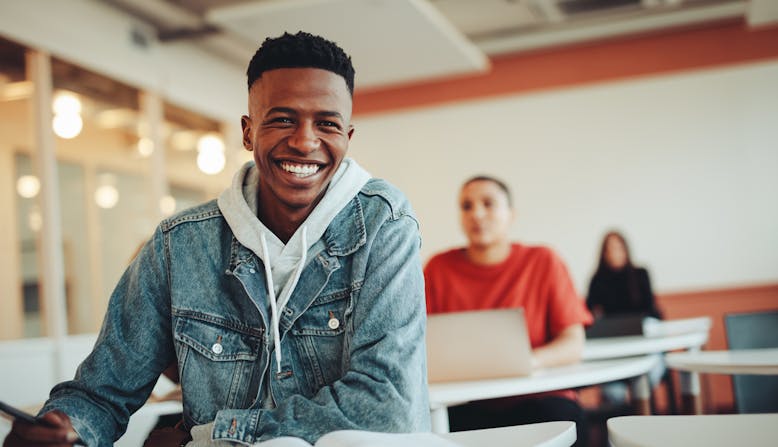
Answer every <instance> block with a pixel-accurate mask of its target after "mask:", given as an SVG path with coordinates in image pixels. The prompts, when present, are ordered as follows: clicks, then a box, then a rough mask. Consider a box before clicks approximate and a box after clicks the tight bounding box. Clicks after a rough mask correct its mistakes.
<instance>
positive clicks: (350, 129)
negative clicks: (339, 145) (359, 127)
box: [348, 124, 354, 140]
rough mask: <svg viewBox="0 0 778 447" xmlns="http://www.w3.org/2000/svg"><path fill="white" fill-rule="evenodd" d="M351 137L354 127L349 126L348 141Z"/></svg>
mask: <svg viewBox="0 0 778 447" xmlns="http://www.w3.org/2000/svg"><path fill="white" fill-rule="evenodd" d="M353 135H354V126H353V125H351V124H349V125H348V139H349V140H350V139H351V137H352V136H353Z"/></svg>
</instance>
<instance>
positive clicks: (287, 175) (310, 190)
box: [241, 68, 353, 212]
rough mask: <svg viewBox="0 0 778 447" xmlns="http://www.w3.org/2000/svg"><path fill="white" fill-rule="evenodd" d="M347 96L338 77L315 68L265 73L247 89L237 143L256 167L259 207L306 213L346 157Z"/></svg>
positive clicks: (322, 193) (285, 69)
mask: <svg viewBox="0 0 778 447" xmlns="http://www.w3.org/2000/svg"><path fill="white" fill-rule="evenodd" d="M350 119H351V95H350V93H349V91H348V87H347V86H346V81H345V80H344V79H343V78H342V77H341V76H339V75H337V74H335V73H332V72H330V71H327V70H320V69H315V68H280V69H275V70H270V71H266V72H265V73H263V74H262V76H261V77H260V78H259V79H257V80H256V81H255V82H254V84H253V85H252V86H251V89H250V90H249V116H244V117H243V118H242V123H241V124H242V125H243V145H244V146H245V147H246V149H248V150H250V151H252V152H253V153H254V161H255V162H256V165H257V167H258V168H259V170H260V172H261V175H260V183H261V188H260V190H262V191H264V193H265V194H267V195H266V196H263V199H267V200H268V202H270V203H268V202H265V203H264V204H263V206H268V207H272V208H273V209H274V210H277V211H280V212H283V211H284V210H290V209H305V208H308V209H312V208H313V206H315V205H316V203H318V201H319V199H320V198H321V197H322V196H323V195H324V192H325V191H326V189H327V186H328V185H329V183H330V180H331V179H332V177H333V175H334V174H335V172H336V171H337V169H338V166H339V165H340V162H341V161H342V160H343V157H345V155H346V150H347V149H348V143H349V139H350V138H351V135H352V133H353V127H352V126H351V124H350Z"/></svg>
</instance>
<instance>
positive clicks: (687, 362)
mask: <svg viewBox="0 0 778 447" xmlns="http://www.w3.org/2000/svg"><path fill="white" fill-rule="evenodd" d="M665 359H666V361H667V366H669V367H670V368H673V369H678V370H682V371H690V372H696V373H713V374H762V375H776V374H778V348H769V349H767V348H766V349H739V350H732V351H700V352H678V353H671V354H667V355H666V356H665Z"/></svg>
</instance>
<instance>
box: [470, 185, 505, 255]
mask: <svg viewBox="0 0 778 447" xmlns="http://www.w3.org/2000/svg"><path fill="white" fill-rule="evenodd" d="M459 211H460V219H461V224H462V230H463V231H464V232H465V236H467V239H468V241H469V242H470V245H473V246H480V247H488V246H489V245H492V244H496V243H503V242H505V241H507V240H508V230H509V228H510V225H511V223H512V222H513V209H512V208H511V207H510V205H508V197H507V196H506V195H505V192H504V191H503V190H502V189H500V187H499V186H497V185H496V184H495V183H494V182H490V181H486V180H479V181H474V182H471V183H468V184H467V185H465V187H464V188H462V191H461V192H460V193H459Z"/></svg>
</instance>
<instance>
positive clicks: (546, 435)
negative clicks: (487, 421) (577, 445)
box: [440, 421, 576, 447]
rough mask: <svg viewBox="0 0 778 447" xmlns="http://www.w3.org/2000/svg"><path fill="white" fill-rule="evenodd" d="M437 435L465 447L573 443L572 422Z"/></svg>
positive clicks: (551, 446)
mask: <svg viewBox="0 0 778 447" xmlns="http://www.w3.org/2000/svg"><path fill="white" fill-rule="evenodd" d="M440 436H442V437H444V438H446V439H449V440H451V441H454V442H456V443H457V444H461V445H462V446H466V447H525V446H526V447H530V446H533V447H570V446H571V445H573V443H574V442H575V440H576V433H575V422H570V421H555V422H541V423H538V424H526V425H516V426H513V427H500V428H489V429H485V430H470V431H460V432H456V433H443V434H441V435H440Z"/></svg>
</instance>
